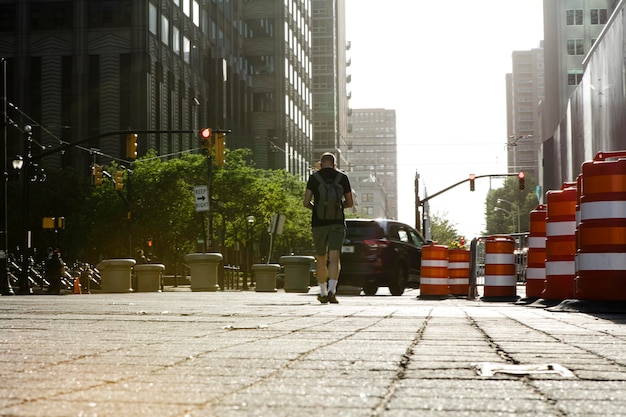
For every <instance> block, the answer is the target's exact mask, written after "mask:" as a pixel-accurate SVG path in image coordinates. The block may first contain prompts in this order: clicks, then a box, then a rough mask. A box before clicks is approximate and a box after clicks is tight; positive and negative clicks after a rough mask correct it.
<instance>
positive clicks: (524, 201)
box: [484, 176, 538, 235]
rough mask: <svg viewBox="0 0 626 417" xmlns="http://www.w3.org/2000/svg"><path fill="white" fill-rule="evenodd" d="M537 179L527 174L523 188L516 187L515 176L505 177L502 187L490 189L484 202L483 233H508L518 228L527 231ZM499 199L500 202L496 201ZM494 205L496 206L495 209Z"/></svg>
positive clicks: (535, 203)
mask: <svg viewBox="0 0 626 417" xmlns="http://www.w3.org/2000/svg"><path fill="white" fill-rule="evenodd" d="M536 185H537V181H536V180H535V179H534V178H532V177H529V176H527V177H526V187H525V189H524V190H520V189H519V188H518V182H517V177H507V178H506V180H505V181H504V186H503V187H502V188H496V189H493V190H490V191H489V193H488V194H487V199H486V202H485V207H486V209H485V219H486V227H487V230H486V231H485V232H484V234H485V235H495V234H510V233H516V232H517V231H518V230H517V228H518V225H517V223H518V208H519V231H520V232H527V231H528V230H529V225H530V212H531V211H532V210H534V209H535V207H537V204H538V201H537V196H536V195H535V187H536ZM498 199H500V202H498ZM496 207H497V208H498V209H497V210H496Z"/></svg>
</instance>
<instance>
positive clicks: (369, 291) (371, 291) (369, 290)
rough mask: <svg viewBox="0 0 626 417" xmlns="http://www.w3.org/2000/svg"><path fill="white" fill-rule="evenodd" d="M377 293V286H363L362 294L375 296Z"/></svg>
mask: <svg viewBox="0 0 626 417" xmlns="http://www.w3.org/2000/svg"><path fill="white" fill-rule="evenodd" d="M377 291H378V285H376V284H373V283H371V282H368V283H367V284H365V285H364V286H363V293H364V294H365V295H376V292H377Z"/></svg>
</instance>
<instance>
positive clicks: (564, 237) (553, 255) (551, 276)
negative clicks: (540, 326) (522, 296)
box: [541, 182, 576, 301]
mask: <svg viewBox="0 0 626 417" xmlns="http://www.w3.org/2000/svg"><path fill="white" fill-rule="evenodd" d="M546 198H547V200H548V207H547V211H546V287H545V290H544V291H543V292H542V294H541V296H542V297H543V298H544V299H547V300H560V301H562V300H565V299H568V298H574V280H575V278H576V267H575V265H574V257H575V255H576V183H571V182H566V183H564V184H563V185H562V187H561V189H560V190H550V191H548V192H547V193H546Z"/></svg>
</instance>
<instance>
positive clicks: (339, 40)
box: [312, 0, 350, 168]
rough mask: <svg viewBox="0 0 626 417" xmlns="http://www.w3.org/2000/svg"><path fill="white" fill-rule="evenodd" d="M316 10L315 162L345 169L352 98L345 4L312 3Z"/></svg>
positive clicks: (334, 0) (325, 0)
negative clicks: (330, 157) (330, 161)
mask: <svg viewBox="0 0 626 417" xmlns="http://www.w3.org/2000/svg"><path fill="white" fill-rule="evenodd" d="M312 7H313V53H312V59H313V120H314V121H313V158H314V159H315V160H319V157H320V156H321V154H322V153H324V152H333V153H335V155H336V156H337V165H338V167H339V168H345V165H346V162H347V161H346V159H345V149H346V137H347V134H348V113H349V97H348V92H347V84H348V83H349V82H350V77H349V75H348V74H347V67H348V66H349V61H348V60H347V57H346V53H347V50H348V49H349V44H348V43H347V40H346V27H345V21H346V16H345V13H346V12H345V9H346V7H345V0H312Z"/></svg>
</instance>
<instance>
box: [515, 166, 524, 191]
mask: <svg viewBox="0 0 626 417" xmlns="http://www.w3.org/2000/svg"><path fill="white" fill-rule="evenodd" d="M525 178H526V174H524V173H523V172H522V171H520V172H519V173H518V174H517V184H518V186H519V189H520V190H523V189H524V188H525V187H526V185H525V184H524V179H525Z"/></svg>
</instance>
